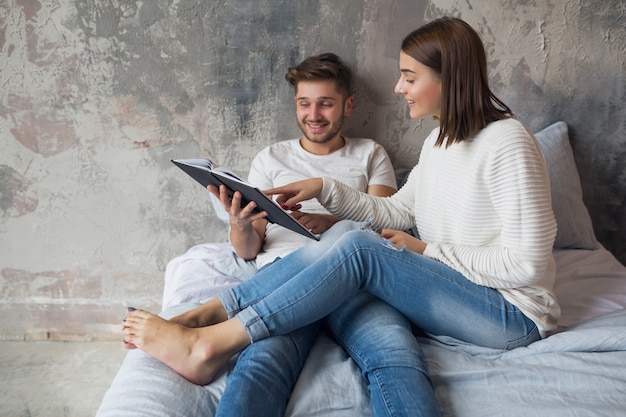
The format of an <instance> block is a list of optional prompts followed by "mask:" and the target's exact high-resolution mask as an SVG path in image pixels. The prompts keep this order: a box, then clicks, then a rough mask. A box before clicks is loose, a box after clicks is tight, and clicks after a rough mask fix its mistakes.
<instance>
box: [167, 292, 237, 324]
mask: <svg viewBox="0 0 626 417" xmlns="http://www.w3.org/2000/svg"><path fill="white" fill-rule="evenodd" d="M227 319H228V314H227V313H226V310H224V307H223V306H222V302H221V301H220V300H219V299H218V298H214V299H213V300H210V301H207V302H206V303H204V304H202V305H201V306H198V307H196V308H194V309H193V310H189V311H186V312H184V313H183V314H180V315H178V316H176V317H172V318H171V319H170V321H171V322H174V323H178V324H181V325H183V326H185V327H204V326H210V325H212V324H217V323H221V322H223V321H226V320H227Z"/></svg>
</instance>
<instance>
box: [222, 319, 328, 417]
mask: <svg viewBox="0 0 626 417" xmlns="http://www.w3.org/2000/svg"><path fill="white" fill-rule="evenodd" d="M317 334H318V325H317V324H312V325H310V326H306V327H303V328H302V329H298V330H296V331H294V332H292V333H290V334H288V335H285V336H276V337H270V338H267V339H264V340H261V341H259V343H254V344H252V345H250V346H248V348H246V349H244V350H243V351H242V352H241V353H240V355H239V357H238V358H237V363H236V364H235V368H234V369H233V371H232V373H231V374H230V375H229V376H228V379H227V381H226V388H225V389H224V393H223V394H222V397H221V398H220V401H219V403H218V405H217V410H216V413H215V417H228V416H232V417H241V416H247V415H250V413H254V415H255V416H257V417H276V416H283V415H284V414H285V408H286V407H287V402H288V401H289V396H290V395H291V391H292V390H293V387H294V385H295V384H296V381H297V380H298V376H299V375H300V372H301V371H302V367H303V366H304V362H305V361H306V358H307V356H308V354H309V351H310V350H311V347H312V346H313V342H314V341H315V337H316V336H317Z"/></svg>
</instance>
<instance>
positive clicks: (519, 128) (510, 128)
mask: <svg viewBox="0 0 626 417" xmlns="http://www.w3.org/2000/svg"><path fill="white" fill-rule="evenodd" d="M482 132H484V133H509V134H512V135H520V136H524V137H526V136H530V132H529V131H528V129H527V128H526V126H524V124H523V123H522V122H520V121H519V120H517V119H515V118H512V117H508V118H506V119H502V120H496V121H495V122H491V123H489V124H488V125H487V126H486V127H485V128H484V129H483V130H482V131H481V133H482Z"/></svg>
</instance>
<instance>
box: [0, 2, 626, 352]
mask: <svg viewBox="0 0 626 417" xmlns="http://www.w3.org/2000/svg"><path fill="white" fill-rule="evenodd" d="M442 15H455V16H459V17H462V18H464V19H465V20H467V21H468V22H469V23H470V24H472V25H473V26H474V27H475V28H477V29H478V30H479V32H480V33H481V36H482V37H483V40H484V42H485V45H486V47H487V50H488V56H489V64H490V76H491V79H492V83H493V87H494V89H495V90H496V92H497V94H498V95H499V96H500V97H501V98H503V99H504V100H505V102H507V103H508V104H509V105H510V106H511V107H512V108H513V110H514V111H515V113H516V114H517V115H518V116H519V117H520V118H521V119H522V120H523V121H524V122H525V123H526V124H528V125H529V127H531V128H532V129H535V130H538V129H540V128H542V127H545V126H546V125H548V124H550V123H552V122H554V121H557V120H565V121H566V122H568V124H569V125H570V130H571V132H570V133H571V136H572V143H573V146H574V151H575V156H576V162H577V164H578V167H579V170H580V173H581V177H582V182H583V190H584V194H585V201H586V203H587V205H588V207H589V209H590V211H591V215H592V218H593V222H594V226H595V228H596V231H597V235H598V238H599V239H600V241H601V242H602V243H603V244H604V245H605V246H606V247H607V248H609V249H611V250H612V251H613V252H614V253H615V254H616V255H617V256H618V258H619V259H620V260H621V261H622V262H626V245H625V244H624V236H626V214H625V213H626V210H625V208H626V203H625V201H624V199H625V196H626V169H625V164H624V162H625V159H626V135H625V127H626V111H625V110H624V105H625V93H626V87H625V84H624V62H625V60H624V56H625V55H626V51H625V48H626V33H625V27H626V20H625V19H626V18H625V15H626V9H625V5H624V2H623V1H622V0H592V1H583V0H579V1H575V0H561V1H543V2H539V1H533V0H526V1H511V0H494V1H489V2H484V1H476V0H474V1H460V0H445V1H431V2H429V1H426V0H419V1H414V0H411V1H410V0H391V1H388V0H345V1H342V2H333V1H329V0H325V1H298V2H294V1H291V0H239V1H228V0H226V1H219V2H218V1H203V0H154V1H144V2H136V1H130V0H115V1H114V0H105V1H93V0H92V1H78V0H75V1H70V0H56V1H53V0H42V1H37V0H4V1H2V2H0V146H1V147H0V300H1V302H0V314H2V317H3V320H2V324H1V325H0V339H23V338H26V339H74V340H76V339H78V340H89V339H107V338H112V339H115V338H118V337H119V332H118V330H119V321H120V319H121V316H122V314H123V311H124V308H125V306H126V305H129V304H132V305H136V306H140V307H143V308H147V309H150V310H153V311H158V310H159V304H160V299H161V291H162V279H163V271H164V269H165V265H166V264H167V261H168V260H169V259H171V258H172V257H174V256H176V255H178V254H180V253H182V252H184V250H185V249H186V248H188V247H189V246H191V245H193V244H195V243H200V242H205V241H223V240H224V239H225V238H226V232H227V231H226V228H225V226H224V225H223V224H222V223H221V222H220V221H219V220H217V219H216V218H215V216H214V215H213V213H212V208H211V206H210V202H209V199H208V195H207V194H206V193H205V192H203V190H202V189H201V188H199V187H198V186H197V184H195V183H193V182H192V181H191V180H190V179H189V178H188V177H187V176H185V175H184V174H182V173H181V172H180V171H179V170H177V169H176V168H175V167H174V166H173V165H172V164H171V163H170V159H172V158H179V157H195V156H209V157H211V158H212V159H214V160H215V161H216V162H217V163H219V164H221V165H228V166H230V167H231V168H233V169H234V170H236V171H239V172H240V173H242V174H246V173H247V169H248V166H249V163H250V161H251V159H252V158H253V156H254V155H255V154H256V152H257V151H258V150H260V149H261V148H262V147H264V146H265V145H267V144H269V143H272V142H275V141H276V140H277V139H286V138H292V137H296V136H297V135H298V133H299V132H298V129H297V126H296V124H295V123H294V120H293V119H294V113H293V109H292V99H291V94H292V92H291V91H290V89H289V88H288V85H287V83H286V82H285V81H284V79H283V75H284V72H285V70H286V68H287V67H288V66H290V65H293V64H295V63H296V62H299V61H300V60H301V59H303V58H304V57H305V56H308V55H311V54H315V53H320V52H324V51H334V52H336V53H338V54H339V55H341V56H342V57H343V58H344V59H345V60H346V61H347V62H349V63H350V64H352V66H353V68H354V69H355V71H356V74H357V94H356V95H357V106H356V109H355V113H354V114H353V116H352V117H351V118H350V121H349V133H351V134H353V135H358V136H368V137H373V138H375V139H377V140H379V141H380V142H381V143H383V144H384V145H385V147H386V148H387V150H388V151H389V153H390V154H391V155H392V158H393V159H394V162H395V163H396V165H397V166H405V167H408V166H411V165H412V164H414V163H415V162H416V160H417V154H418V152H419V149H420V146H421V141H422V140H423V138H424V137H425V135H426V134H427V132H428V131H430V129H432V127H433V126H434V125H433V122H432V121H429V120H425V121H409V120H408V119H407V112H406V108H405V105H404V104H403V103H402V102H401V100H400V99H399V98H397V97H395V96H394V94H393V84H394V82H395V80H396V76H397V58H398V51H399V49H398V48H399V43H400V41H401V39H402V38H403V37H404V35H406V34H407V33H408V32H409V31H410V30H412V29H414V28H415V27H417V26H418V25H420V24H421V23H423V22H424V21H426V20H430V19H432V18H435V17H438V16H442Z"/></svg>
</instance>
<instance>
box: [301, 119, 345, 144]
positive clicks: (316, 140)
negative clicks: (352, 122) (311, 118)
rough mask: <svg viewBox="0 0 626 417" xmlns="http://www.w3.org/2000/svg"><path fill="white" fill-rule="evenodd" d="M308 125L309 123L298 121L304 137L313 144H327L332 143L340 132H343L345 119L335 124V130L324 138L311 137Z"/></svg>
mask: <svg viewBox="0 0 626 417" xmlns="http://www.w3.org/2000/svg"><path fill="white" fill-rule="evenodd" d="M306 123H307V122H302V121H298V126H299V127H300V130H301V131H302V133H303V134H304V136H305V137H306V138H307V139H308V140H309V141H311V142H313V143H326V142H329V141H331V140H332V139H333V138H334V137H335V136H337V134H338V133H339V132H341V128H342V127H343V117H342V118H341V119H340V120H338V121H337V122H336V123H335V128H334V129H333V130H330V131H328V132H327V133H326V134H324V135H323V136H310V135H309V134H308V130H307V129H308V126H307V124H306ZM313 123H315V122H313Z"/></svg>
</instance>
